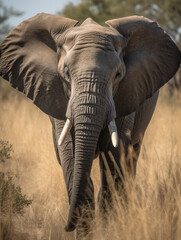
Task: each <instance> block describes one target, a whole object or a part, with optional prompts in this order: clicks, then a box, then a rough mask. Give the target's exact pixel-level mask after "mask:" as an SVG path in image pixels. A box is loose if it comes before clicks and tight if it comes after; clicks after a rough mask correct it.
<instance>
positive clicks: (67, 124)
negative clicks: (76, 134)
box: [58, 119, 72, 146]
mask: <svg viewBox="0 0 181 240" xmlns="http://www.w3.org/2000/svg"><path fill="white" fill-rule="evenodd" d="M71 127H72V124H71V122H70V120H69V119H67V120H66V122H65V125H64V127H63V129H62V132H61V134H60V137H59V139H58V145H59V146H60V145H61V144H62V143H63V141H64V139H65V137H66V135H67V133H68V132H69V131H70V129H71Z"/></svg>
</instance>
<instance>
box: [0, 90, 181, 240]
mask: <svg viewBox="0 0 181 240" xmlns="http://www.w3.org/2000/svg"><path fill="white" fill-rule="evenodd" d="M180 121H181V107H180V104H179V103H178V101H177V102H176V101H168V99H167V100H165V98H164V97H162V98H161V99H159V102H158V105H157V108H156V111H155V113H154V116H153V119H152V122H151V124H150V125H149V128H148V130H147V132H146V134H145V138H144V143H143V146H142V150H141V154H140V158H139V161H138V167H137V176H136V179H135V181H134V183H133V184H132V185H131V187H130V188H129V190H128V197H129V205H128V208H127V209H126V210H125V209H123V207H122V205H121V204H120V203H119V202H115V205H114V208H115V211H114V214H110V217H109V219H108V224H107V225H106V228H105V227H104V228H102V227H101V221H100V218H99V217H98V216H96V219H95V223H94V226H95V228H94V229H95V231H94V233H93V234H94V240H108V239H109V240H110V239H114V240H143V239H144V240H172V239H173V240H180V239H181V126H180ZM0 132H1V137H0V138H1V139H3V140H7V141H9V143H11V144H12V145H13V149H14V152H13V153H12V158H11V159H10V160H8V161H7V162H6V164H4V165H3V170H4V171H7V170H8V171H12V172H14V173H15V174H16V178H15V180H14V181H15V183H16V184H17V185H19V186H21V188H22V192H23V193H24V194H26V195H27V197H28V198H29V199H32V200H33V203H32V204H31V206H30V207H27V208H26V210H25V213H24V215H23V216H20V215H16V216H12V229H11V233H10V235H12V236H13V238H12V239H13V240H70V239H74V233H65V232H64V226H65V224H66V219H67V214H68V200H67V194H66V190H65V185H64V180H63V176H62V170H61V167H60V166H59V164H58V162H57V160H56V157H55V153H54V147H53V143H52V137H51V124H50V122H49V119H48V117H47V116H46V115H45V114H43V113H42V112H41V111H40V110H39V109H38V108H37V107H35V106H34V105H33V104H32V103H31V101H30V100H27V99H25V98H19V97H17V95H14V94H13V95H12V96H11V97H10V98H9V99H7V100H3V101H1V102H0ZM92 176H93V181H94V185H95V196H96V195H97V192H98V189H99V167H98V161H96V160H95V161H94V166H93V169H92ZM0 239H1V232H0Z"/></svg>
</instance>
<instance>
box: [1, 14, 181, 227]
mask: <svg viewBox="0 0 181 240" xmlns="http://www.w3.org/2000/svg"><path fill="white" fill-rule="evenodd" d="M106 24H107V25H108V26H106V27H103V26H101V25H99V24H97V23H96V22H94V21H93V20H92V19H87V20H85V21H84V22H83V23H82V24H81V25H80V26H77V21H75V20H71V19H67V18H63V17H58V16H53V15H49V14H38V15H36V16H35V17H33V18H31V19H29V20H27V21H25V22H23V23H21V24H20V25H19V26H17V27H16V28H15V29H14V30H12V32H10V34H9V35H8V36H7V37H6V38H5V40H4V41H3V42H2V43H1V49H0V51H1V52H0V60H1V62H0V74H1V76H2V77H3V78H4V79H6V80H8V81H9V82H10V83H11V85H12V86H13V87H14V88H17V89H18V90H19V91H21V92H23V93H25V94H26V96H27V97H29V98H30V99H32V100H33V102H34V103H35V104H36V105H37V106H38V107H39V108H40V109H41V110H42V111H43V112H45V113H47V114H49V115H50V116H52V117H54V118H57V119H61V120H66V119H67V121H66V125H65V127H64V129H63V131H62V134H61V136H60V139H59V144H61V143H62V141H63V140H64V138H65V137H66V132H67V131H68V130H69V129H70V127H71V126H72V125H73V126H74V131H75V153H74V157H75V164H74V178H73V191H72V196H71V202H70V211H69V219H68V224H67V227H66V230H67V231H71V230H73V229H74V228H75V226H76V223H77V218H76V212H77V209H79V208H80V206H81V205H82V204H85V203H88V204H92V203H91V200H90V199H92V198H91V196H90V195H91V194H92V190H91V189H89V186H90V185H91V184H90V183H89V176H90V171H91V166H92V160H93V158H94V154H95V151H96V147H97V143H98V139H99V135H100V132H101V131H102V130H103V129H104V128H105V127H106V126H107V125H108V126H109V128H110V132H111V134H112V135H113V137H112V142H113V145H115V147H116V146H117V144H118V142H117V138H116V126H115V121H114V119H115V118H116V117H118V118H119V117H124V116H126V115H127V114H129V113H132V112H134V111H136V109H137V108H138V107H139V106H140V105H141V104H142V103H143V102H144V101H145V100H146V99H148V98H150V97H151V96H152V95H153V94H154V93H155V92H156V91H157V90H158V89H159V88H160V87H161V86H163V85H164V84H165V83H166V82H167V81H168V80H169V79H170V78H172V77H173V75H174V74H175V73H176V71H177V69H178V68H179V65H180V61H181V52H180V50H179V49H178V47H177V46H176V44H175V43H174V42H173V40H172V39H171V38H170V37H169V36H168V34H167V33H165V32H164V31H163V30H162V29H161V28H160V27H159V26H158V24H157V23H156V22H153V21H151V20H149V19H147V18H144V17H138V16H132V17H126V18H119V19H115V20H110V21H107V22H106Z"/></svg>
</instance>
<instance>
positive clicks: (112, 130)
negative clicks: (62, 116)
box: [58, 118, 119, 148]
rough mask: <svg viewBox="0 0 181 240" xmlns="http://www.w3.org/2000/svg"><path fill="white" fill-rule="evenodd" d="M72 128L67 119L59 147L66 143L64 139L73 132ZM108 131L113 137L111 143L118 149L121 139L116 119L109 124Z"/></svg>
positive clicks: (59, 140)
mask: <svg viewBox="0 0 181 240" xmlns="http://www.w3.org/2000/svg"><path fill="white" fill-rule="evenodd" d="M71 128H72V123H71V121H70V120H69V119H68V118H67V120H66V122H65V125H64V127H63V129H62V132H61V134H60V137H59V139H58V145H59V146H60V145H62V143H63V142H64V139H65V137H66V135H67V134H68V132H69V131H70V130H71ZM108 129H109V133H110V137H111V141H112V145H113V146H114V147H115V148H116V147H118V144H119V138H118V132H117V127H116V122H115V119H113V120H112V121H111V122H110V123H109V124H108Z"/></svg>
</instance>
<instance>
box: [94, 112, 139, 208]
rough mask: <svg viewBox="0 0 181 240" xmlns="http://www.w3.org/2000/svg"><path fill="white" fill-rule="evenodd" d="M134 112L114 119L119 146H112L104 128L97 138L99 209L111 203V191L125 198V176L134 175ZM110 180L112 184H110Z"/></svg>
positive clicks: (107, 132)
mask: <svg viewBox="0 0 181 240" xmlns="http://www.w3.org/2000/svg"><path fill="white" fill-rule="evenodd" d="M134 117H135V114H130V115H129V116H127V117H125V118H121V119H117V120H116V125H117V128H118V134H119V142H120V144H119V147H117V148H114V147H113V145H112V143H111V141H110V134H109V131H108V129H105V130H104V132H103V133H102V134H101V136H100V140H99V150H100V154H99V162H100V171H101V188H100V191H99V194H98V202H99V207H100V210H101V211H102V210H103V212H104V211H106V207H109V205H110V207H111V205H112V191H113V192H115V191H116V193H118V194H119V195H120V196H121V198H122V199H125V200H126V193H125V185H124V183H125V178H126V176H128V175H130V173H131V175H133V176H134V175H135V172H136V164H135V163H136V161H135V159H136V157H135V153H134V150H133V146H132V144H131V131H132V128H133V124H134ZM110 181H111V182H112V184H110Z"/></svg>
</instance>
